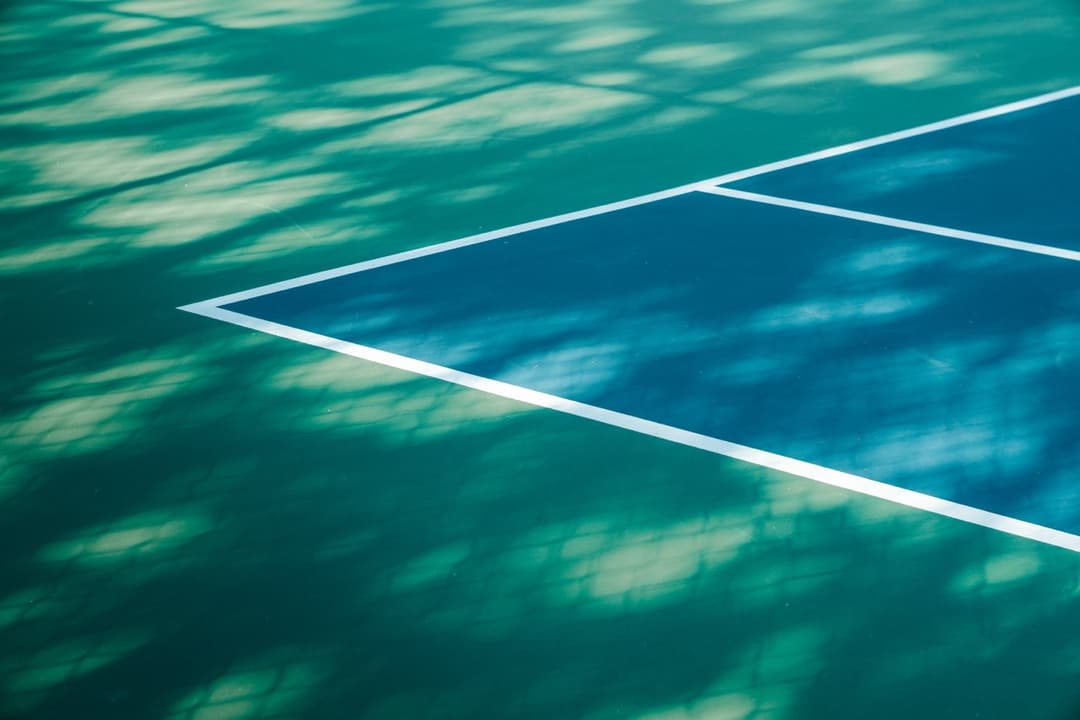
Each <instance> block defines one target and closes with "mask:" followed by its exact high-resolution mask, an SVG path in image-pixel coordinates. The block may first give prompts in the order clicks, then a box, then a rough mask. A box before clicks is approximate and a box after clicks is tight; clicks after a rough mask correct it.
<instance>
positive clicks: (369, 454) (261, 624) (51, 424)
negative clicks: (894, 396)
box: [0, 0, 1080, 720]
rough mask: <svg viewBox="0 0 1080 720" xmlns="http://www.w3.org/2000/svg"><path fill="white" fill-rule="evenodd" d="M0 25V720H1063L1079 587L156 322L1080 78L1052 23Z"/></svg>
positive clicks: (116, 9) (1069, 25) (659, 454)
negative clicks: (1, 346)
mask: <svg viewBox="0 0 1080 720" xmlns="http://www.w3.org/2000/svg"><path fill="white" fill-rule="evenodd" d="M0 13H2V14H3V28H2V35H0V62H2V63H3V65H4V67H5V68H8V69H10V71H9V72H8V73H6V74H5V79H4V80H3V81H2V82H0V91H2V95H0V133H2V134H3V136H4V138H5V140H6V142H5V143H4V144H3V149H2V150H0V158H2V163H0V167H2V169H0V183H2V186H3V188H4V192H3V196H2V198H0V215H2V217H0V227H3V228H5V230H4V231H3V233H4V234H3V242H2V244H0V274H2V275H3V282H0V300H2V301H3V306H4V307H5V308H9V309H10V310H9V311H8V312H6V313H5V315H4V335H5V337H6V338H7V339H8V347H9V348H12V350H10V351H9V352H7V353H5V354H4V355H3V357H2V358H0V368H2V371H0V390H2V391H3V398H4V399H3V401H2V402H3V404H2V406H0V411H2V414H0V500H2V502H3V505H2V506H0V540H2V541H3V545H4V548H5V552H4V553H3V555H2V556H0V578H3V579H2V580H0V678H2V680H0V713H3V714H4V715H5V716H7V717H12V718H66V717H72V716H75V715H78V716H84V717H108V718H126V717H130V718H140V719H146V718H184V719H185V720H187V719H188V718H190V719H192V720H207V719H208V718H269V717H292V718H335V717H349V718H357V717H362V718H401V717H410V718H411V717H418V718H419V717H431V718H465V717H469V718H475V717H523V718H531V717H536V718H540V717H544V718H548V717H581V718H596V719H599V718H683V717H707V718H724V717H734V718H741V717H753V718H772V717H776V718H779V717H799V718H812V717H829V718H835V717H867V716H874V717H883V718H888V717H896V718H900V717H910V716H911V715H912V714H913V713H919V714H922V715H929V716H934V717H938V716H940V717H950V718H952V717H982V718H988V717H1002V718H1006V717H1008V718H1011V717H1018V716H1024V717H1030V718H1054V719H1056V718H1062V717H1068V714H1067V713H1068V712H1069V710H1070V709H1071V708H1070V703H1072V704H1073V705H1075V700H1076V698H1075V696H1074V688H1075V687H1076V682H1075V681H1076V675H1077V672H1078V671H1080V656H1078V655H1077V653H1076V649H1075V646H1074V644H1073V643H1070V642H1068V641H1067V636H1066V635H1067V634H1066V633H1065V631H1064V630H1063V629H1066V628H1070V627H1073V626H1075V625H1076V621H1077V613H1078V609H1080V608H1078V601H1077V599H1076V596H1077V592H1078V590H1080V565H1078V561H1077V559H1076V557H1075V556H1074V555H1073V554H1070V553H1067V552H1064V551H1058V550H1055V549H1052V548H1044V547H1039V546H1032V544H1031V543H1027V542H1024V541H1021V540H1018V539H1015V538H1010V537H1006V536H1002V535H997V534H994V533H992V532H990V531H986V530H981V529H976V528H969V527H966V526H960V525H958V524H956V523H952V522H948V521H945V520H942V519H939V518H933V517H926V516H923V515H921V514H919V513H915V512H911V511H908V510H904V509H901V508H896V507H893V506H891V505H888V504H885V503H882V502H878V501H873V500H870V499H867V498H858V497H851V496H849V495H847V494H844V493H841V492H839V491H835V490H831V489H829V488H825V487H820V486H815V485H810V484H808V483H806V482H804V481H800V480H798V479H794V478H788V477H784V476H781V475H777V474H774V473H769V472H765V471H762V470H759V469H754V468H747V467H744V466H741V465H738V464H735V463H732V462H730V461H727V460H725V459H723V458H718V457H712V456H707V455H702V454H701V453H697V452H694V451H691V450H688V449H686V448H679V447H672V446H669V445H666V444H664V443H661V442H658V441H654V440H651V439H648V438H641V437H636V436H628V435H627V434H626V433H623V432H620V431H617V430H614V429H611V428H604V427H597V426H595V425H593V424H590V423H587V422H584V421H581V420H577V419H574V418H569V417H563V416H557V415H553V414H551V413H547V412H541V411H535V410H531V409H529V408H525V407H522V406H519V405H516V404H514V403H511V402H507V401H503V400H499V399H496V398H490V397H486V396H480V395H478V394H477V393H473V392H468V391H464V390H461V389H456V388H451V387H447V386H444V385H442V384H440V383H437V382H434V381H429V380H424V379H417V378H412V377H408V376H406V375H404V374H401V373H397V372H393V371H388V370H385V369H380V368H375V367H371V366H368V365H366V364H363V363H358V362H355V361H351V360H349V359H347V358H336V357H333V358H328V357H327V356H326V355H325V354H324V353H321V352H318V351H314V350H311V349H308V348H301V347H295V346H292V345H289V344H288V343H284V342H282V341H278V340H275V339H272V338H266V337H262V336H258V335H253V334H248V333H244V332H240V331H237V330H236V329H234V328H228V327H220V326H214V325H208V324H207V323H206V322H205V321H202V320H200V319H197V318H191V317H186V316H183V315H181V314H180V313H177V312H176V311H175V310H173V308H174V307H175V306H176V305H178V304H181V303H183V302H188V301H191V300H193V299H198V298H201V297H209V296H213V295H217V294H220V293H223V292H226V291H230V290H235V289H237V288H238V286H241V287H243V286H252V285H256V284H259V283H261V282H266V281H270V280H278V279H282V278H284V277H291V276H295V275H298V274H301V273H304V272H309V271H314V270H320V269H324V268H326V267H330V266H333V265H339V264H343V263H345V262H352V261H356V260H360V259H363V258H365V257H375V256H379V255H383V254H386V253H388V252H393V251H397V250H402V249H406V248H408V247H415V246H419V245H423V244H427V243H430V242H435V241H438V240H446V239H450V238H453V237H457V236H461V235H465V234H468V233H471V232H476V231H478V230H481V229H491V228H493V227H500V226H504V225H509V224H511V223H513V222H519V221H525V220H530V219H534V218H536V217H543V216H547V215H551V214H553V213H555V212H560V211H566V210H572V209H577V208H580V207H586V206H590V205H594V204H596V203H598V202H601V201H606V200H614V199H619V198H621V197H626V196H631V195H635V194H640V193H642V192H647V191H651V190H656V189H658V188H662V187H667V186H671V185H676V184H679V183H682V182H687V181H692V180H696V179H699V178H702V177H707V176H710V175H715V174H717V173H718V172H723V171H724V170H730V169H738V168H740V167H744V166H748V165H753V164H757V163H759V162H762V161H766V160H772V159H777V158H782V157H785V156H789V155H793V154H796V153H797V152H801V151H804V150H807V149H813V148H817V147H822V146H827V145H832V144H836V143H837V142H841V141H845V140H850V139H856V138H858V137H864V136H868V135H873V134H877V133H879V132H882V131H886V130H891V129H897V128H900V127H905V126H910V125H914V124H917V123H918V122H923V121H928V120H934V119H939V118H940V117H942V116H948V115H953V114H956V113H957V112H960V111H964V110H970V109H973V108H977V107H983V106H986V105H990V104H994V103H996V102H999V101H1002V100H1007V99H1012V98H1016V97H1022V96H1026V95H1032V94H1035V93H1037V92H1040V91H1043V90H1049V89H1054V88H1056V87H1061V86H1064V85H1068V84H1075V83H1076V82H1077V78H1076V76H1075V70H1074V68H1076V67H1077V64H1076V62H1075V61H1076V59H1077V56H1076V54H1077V47H1080V43H1077V42H1076V41H1077V39H1078V38H1077V34H1076V33H1077V26H1076V24H1075V17H1074V14H1073V15H1070V14H1069V12H1068V11H1067V10H1066V9H1064V6H1063V5H1062V4H1061V3H1059V2H1042V3H1036V4H1035V6H1034V7H1033V6H1032V4H1031V3H1025V4H1022V5H1021V4H1020V3H1016V2H1003V1H1000V0H996V1H995V2H993V3H991V4H990V5H989V6H988V5H987V4H986V3H974V2H960V3H950V4H949V5H948V6H947V7H940V6H939V4H937V3H929V2H906V3H895V4H892V5H891V6H890V7H883V8H875V9H872V10H868V9H867V8H866V7H865V5H864V4H858V3H854V2H851V1H841V0H833V1H825V0H774V1H770V2H750V1H749V0H742V1H738V2H729V3H706V2H679V3H676V4H674V5H672V4H671V3H660V2H655V1H649V0H636V1H634V0H627V1H625V2H614V3H609V2H599V1H597V2H587V3H581V4H576V5H569V4H563V5H555V4H548V3H521V4H515V5H514V7H512V8H508V7H505V6H501V5H497V4H494V3H484V2H424V3H410V4H408V5H404V4H394V3H382V4H377V3H371V2H349V1H346V0H317V1H313V2H309V3H304V4H301V3H284V2H272V3H265V2H263V3H253V2H236V3H230V4H227V5H223V4H219V3H208V2H196V3H190V2H189V3H177V2H171V1H169V0H136V1H134V2H131V1H129V2H101V1H93V2H89V1H88V2H65V3H59V2H49V3H41V4H37V5H32V6H31V5H16V4H9V5H5V6H4V7H3V9H0ZM1021 16H1022V17H1021ZM1021 27H1022V29H1023V32H1020V29H1021ZM1063 638H1064V639H1063Z"/></svg>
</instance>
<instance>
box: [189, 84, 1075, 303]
mask: <svg viewBox="0 0 1080 720" xmlns="http://www.w3.org/2000/svg"><path fill="white" fill-rule="evenodd" d="M1074 95H1080V85H1077V86H1075V87H1071V88H1066V89H1064V90H1057V91H1055V92H1051V93H1046V94H1044V95H1037V96H1035V97H1032V98H1027V99H1025V100H1018V101H1016V102H1011V103H1007V104H1005V105H999V106H997V107H993V108H988V109H986V110H979V111H977V112H972V113H967V114H965V115H958V116H956V117H954V118H949V119H947V120H940V121H937V122H933V123H929V124H926V125H919V126H917V127H914V128H910V129H907V130H900V131H898V132H892V133H887V134H885V135H879V136H877V137H873V138H869V139H866V140H859V141H857V142H853V143H847V144H845V145H837V146H836V147H833V148H827V149H825V150H818V151H816V152H812V153H807V154H805V155H797V156H795V157H793V158H788V159H787V160H779V161H777V162H772V163H767V164H765V165H758V166H756V167H752V168H748V169H746V170H739V171H737V172H732V173H727V174H726V175H718V176H716V177H713V178H709V179H706V180H701V181H698V182H694V183H688V184H686V185H679V186H677V187H673V188H669V189H667V190H660V191H658V192H654V193H648V194H646V195H638V196H637V197H632V198H628V199H626V200H618V201H616V202H611V203H605V204H603V205H597V206H595V207H591V208H586V209H584V210H575V211H573V212H568V213H562V214H559V215H553V216H551V217H548V218H543V219H540V220H532V221H530V222H525V223H520V224H518V225H511V226H510V227H506V228H500V229H498V230H491V231H488V232H483V233H478V234H476V235H469V236H467V237H464V238H459V239H457V240H449V241H447V242H443V243H436V244H434V245H427V246H424V247H421V248H415V249H413V250H406V251H404V252H400V253H395V254H393V255H386V256H384V257H380V258H373V259H371V260H364V261H361V262H356V263H350V264H348V265H342V266H340V267H336V268H330V269H328V270H321V271H319V272H314V273H310V274H307V275H300V276H298V277H295V278H290V279H287V280H281V281H279V282H274V283H269V284H267V285H260V286H258V287H254V288H251V289H249V290H242V291H239V292H234V293H230V294H228V295H221V296H219V297H215V298H210V299H208V300H202V301H199V302H195V303H190V304H188V305H182V306H180V307H179V308H177V309H179V310H185V311H189V312H196V313H197V312H198V311H199V308H202V307H204V306H214V305H228V304H230V303H234V302H240V301H242V300H250V299H252V298H256V297H260V296H262V295H269V294H271V293H275V292H280V291H282V290H290V289H292V288H295V287H301V286H303V285H310V284H311V283H316V282H321V281H322V280H330V279H332V278H336V277H340V276H342V275H350V274H352V273H355V272H363V271H365V270H371V269H373V268H376V267H382V266H384V265H392V264H394V263H398V262H404V261H406V260H412V259H414V258H419V257H424V256H426V255H434V254H436V253H440V252H447V251H449V250H456V249H457V248H460V247H466V246H468V245H475V244H477V243H482V242H487V241H489V240H498V239H499V238H504V237H507V236H508V235H516V234H518V233H522V232H526V231H529V230H537V229H539V228H543V227H549V226H551V225H558V224H561V223H564V222H569V221H571V220H577V219H579V218H585V217H591V216H593V215H602V214H604V213H609V212H614V211H616V210H621V209H623V208H628V207H633V206H635V205H643V204H645V203H648V202H652V201H654V200H663V199H665V198H669V197H675V196H677V195H683V194H685V193H689V192H693V191H695V190H700V191H705V192H710V191H712V190H714V189H716V187H717V186H718V185H723V184H726V183H732V182H735V181H737V180H743V179H745V178H749V177H754V176H757V175H763V174H766V173H770V172H775V171H777V170H784V169H786V168H790V167H795V166H796V165H804V164H806V163H810V162H814V161H816V160H824V159H826V158H831V157H836V156H838V155H846V154H848V153H853V152H856V151H858V150H865V149H867V148H871V147H875V146H877V145H885V144H887V143H891V142H897V141H899V140H906V139H907V138H911V137H917V136H919V135H926V134H928V133H932V132H937V131H939V130H946V129H948V128H951V127H957V126H959V125H966V124H969V123H973V122H977V121H979V120H986V119H989V118H992V117H998V116H1000V115H1008V114H1010V113H1015V112H1019V111H1021V110H1027V109H1030V108H1033V107H1038V106H1039V105H1045V104H1048V103H1052V102H1055V101H1057V100H1064V99H1066V98H1070V97H1073V96H1074ZM792 202H795V201H792ZM821 207H825V206H821ZM956 232H964V231H959V230H958V231H956ZM972 234H973V235H974V234H977V233H972ZM986 237H991V236H986ZM1010 242H1017V241H1010ZM1040 247H1045V246H1040ZM1066 252H1067V251H1066Z"/></svg>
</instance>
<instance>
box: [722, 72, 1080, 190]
mask: <svg viewBox="0 0 1080 720" xmlns="http://www.w3.org/2000/svg"><path fill="white" fill-rule="evenodd" d="M1075 95H1080V85H1076V86H1074V87H1071V88H1065V89H1064V90H1055V91H1054V92H1049V93H1046V94H1044V95H1036V96H1035V97H1030V98H1027V99H1025V100H1017V101H1016V102H1011V103H1006V104H1005V105H998V106H996V107H992V108H987V109H986V110H978V111H976V112H972V113H966V114H964V115H957V116H956V117H953V118H949V119H947V120H939V121H937V122H932V123H928V124H926V125H918V126H916V127H913V128H909V129H907V130H899V131H897V132H892V133H887V134H885V135H878V136H877V137H872V138H868V139H866V140H857V141H855V142H852V143H847V144H845V145H837V146H836V147H832V148H827V149H825V150H818V151H816V152H812V153H807V154H806V155H796V156H795V157H793V158H788V159H786V160H778V161H776V162H771V163H766V164H764V165H758V166H757V167H752V168H747V169H746V170H738V171H736V172H732V173H727V174H726V175H720V176H718V177H715V178H712V180H709V181H706V182H708V183H709V184H711V185H726V184H728V183H733V182H736V181H738V180H745V179H746V178H751V177H756V176H758V175H764V174H766V173H771V172H776V171H777V170H786V169H787V168H791V167H795V166H797V165H805V164H807V163H812V162H815V161H817V160H825V159H828V158H832V157H837V156H838V155H847V154H849V153H853V152H857V151H859V150H867V149H869V148H872V147H877V146H878V145H887V144H889V143H894V142H898V141H900V140H907V139H908V138H913V137H918V136H919V135H927V134H929V133H934V132H938V131H939V130H948V129H949V128H953V127H958V126H960V125H968V124H970V123H974V122H978V121H979V120H989V119H990V118H993V117H999V116H1001V115H1009V114H1011V113H1015V112H1020V111H1021V110H1029V109H1031V108H1034V107H1038V106H1039V105H1046V104H1048V103H1052V102H1057V101H1058V100H1065V99H1068V98H1071V97H1073V96H1075Z"/></svg>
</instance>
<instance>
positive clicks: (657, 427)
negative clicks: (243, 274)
mask: <svg viewBox="0 0 1080 720" xmlns="http://www.w3.org/2000/svg"><path fill="white" fill-rule="evenodd" d="M185 309H186V310H188V311H189V312H194V313H197V314H200V315H204V316H206V317H210V318H215V319H217V320H222V321H224V322H228V323H232V324H234V325H239V326H241V327H245V328H250V329H252V330H258V331H260V332H264V333H268V334H270V335H277V336H279V337H283V338H287V339H289V340H295V341H297V342H301V343H305V344H307V345H314V346H316V347H320V348H325V349H327V350H332V351H334V352H338V353H342V354H344V355H350V356H352V357H356V358H361V359H364V360H369V361H371V362H376V363H379V364H382V365H387V366H389V367H393V368H398V369H400V370H405V371H408V372H412V373H416V374H418V375H425V376H428V377H432V378H437V379H439V380H444V381H447V382H451V383H455V384H457V385H462V386H464V387H468V388H472V389H474V390H480V391H482V392H486V393H490V394H492V395H498V396H500V397H505V398H509V399H511V400H517V401H519V402H523V403H527V404H529V405H534V406H536V407H541V408H548V409H551V410H556V411H559V412H563V413H567V414H569V415H575V416H577V417H581V418H586V419H588V420H594V421H597V422H601V423H604V424H606V425H613V426H615V427H619V428H623V429H625V430H631V431H633V432H639V433H642V434H644V435H650V436H652V437H656V438H660V439H663V440H668V441H670V442H675V443H679V444H680V445H687V446H690V447H694V448H698V449H701V450H706V451H708V452H712V453H716V454H717V455H724V456H726V457H730V458H734V459H736V460H742V461H745V462H749V463H753V464H754V465H760V466H762V467H767V468H771V469H773V470H778V471H780V472H784V473H788V474H791V475H796V476H799V477H803V478H807V479H809V480H815V481H817V482H820V483H824V484H826V485H832V486H834V487H838V488H843V489H845V490H852V491H854V492H858V493H861V494H863V495H870V496H872V497H876V498H881V499H884V500H890V501H892V502H895V503H898V504H900V505H906V506H908V507H912V508H917V509H919V510H925V511H928V512H932V513H935V514H937V515H943V516H945V517H949V518H953V519H956V520H962V521H964V522H967V523H971V524H974V525H979V526H982V527H986V528H991V529H994V530H999V531H1001V532H1006V533H1009V534H1011V535H1016V536H1018V537H1022V538H1027V539H1030V540H1036V541H1038V542H1042V543H1046V544H1048V545H1055V546H1057V547H1061V548H1066V549H1068V550H1072V551H1074V552H1080V536H1076V535H1071V534H1069V533H1065V532H1062V531H1060V530H1054V529H1052V528H1047V527H1043V526H1041V525H1036V524H1034V523H1029V522H1025V521H1023V520H1017V519H1015V518H1010V517H1006V516H1004V515H998V514H996V513H992V512H987V511H985V510H980V509H978V508H973V507H969V506H967V505H961V504H959V503H955V502H951V501H949V500H942V499H940V498H936V497H933V496H931V495H925V494H923V493H918V492H914V491H912V490H905V489H904V488H899V487H896V486H894V485H888V484H886V483H882V482H877V481H876V480H870V479H869V478H864V477H860V476H858V475H852V474H850V473H845V472H840V471H838V470H832V469H829V468H826V467H822V466H820V465H814V464H812V463H808V462H804V461H802V460H796V459H794V458H790V457H785V456H783V455H777V454H775V453H771V452H767V451H764V450H758V449H756V448H752V447H747V446H745V445H739V444H737V443H732V442H728V441H726V440H720V439H717V438H713V437H709V436H707V435H701V434H699V433H694V432H689V431H687V430H681V429H679V428H676V427H672V426H670V425H664V424H661V423H657V422H653V421H651V420H645V419H642V418H639V417H634V416H632V415H625V414H623V413H619V412H615V411H612V410H605V409H604V408H600V407H595V406H593V405H586V404H585V403H580V402H576V401H574V400H568V399H566V398H561V397H557V396H555V395H548V394H547V393H542V392H538V391H536V390H530V389H528V388H523V387H519V386H517V385H511V384H509V383H504V382H500V381H498V380H492V379H490V378H484V377H479V376H477V375H471V374H469V373H464V372H460V371H458V370H453V369H450V368H446V367H442V366H439V365H433V364H431V363H427V362H423V361H421V360H415V359H413V358H408V357H404V356H401V355H395V354H393V353H388V352H384V351H382V350H376V349H375V348H370V347H366V346H363V345H356V344H354V343H350V342H345V341H343V340H337V339H335V338H332V337H327V336H325V335H319V334H316V333H312V332H308V331H306V330H299V329H297V328H293V327H288V326H286V325H280V324H278V323H273V322H269V321H267V320H261V319H259V318H255V317H250V316H248V315H243V314H241V313H237V312H233V311H231V310H225V309H223V308H220V307H214V306H210V305H206V304H196V305H191V306H187V307H186V308H185Z"/></svg>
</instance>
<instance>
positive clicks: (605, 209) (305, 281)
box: [180, 183, 708, 312]
mask: <svg viewBox="0 0 1080 720" xmlns="http://www.w3.org/2000/svg"><path fill="white" fill-rule="evenodd" d="M703 187H708V185H707V184H703V183H693V184H691V185H682V186H680V187H677V188H671V189H670V190H662V191H660V192H655V193H649V194H648V195H641V196H639V197H636V198H630V199H629V200H620V201H619V202H613V203H608V204H607V205H598V206H597V207H593V208H588V209H587V210H577V211H575V212H569V213H564V214H562V215H556V216H554V217H549V218H545V219H543V220H534V221H532V222H527V223H522V224H520V225H513V226H511V227H507V228H502V229H500V230H491V231H489V232H485V233H480V234H479V235H470V236H469V237H465V238H460V239H458V240H450V241H448V242H443V243H438V244H437V245H427V246H425V247H421V248H416V249H415V250H406V251H405V252H400V253H396V254H394V255H386V256H383V257H380V258H375V259H374V260H365V261H363V262H358V263H353V264H351V265H343V266H341V267H336V268H331V269H329V270H323V271H321V272H317V273H311V274H310V275H301V276H300V277H295V278H291V279H289V280H282V281H281V282H276V283H271V284H269V285H261V286H259V287H256V288H252V289H250V290H243V291H241V292H235V293H231V294H229V295H222V296H221V297H216V298H212V299H210V300H203V301H201V302H197V303H192V304H191V305H185V306H183V307H181V308H180V309H181V310H191V311H193V312H198V310H197V308H198V307H204V306H210V307H212V306H217V305H229V304H231V303H236V302H240V301H242V300H250V299H252V298H256V297H260V296H262V295H270V294H272V293H276V292H281V291H282V290H291V289H292V288H296V287H300V286H302V285H310V284H312V283H317V282H322V281H324V280H330V279H333V278H336V277H341V276H343V275H351V274H353V273H358V272H363V271H365V270H373V269H375V268H378V267H383V266H386V265H394V264H395V263H400V262H405V261H406V260H415V259H416V258H421V257H424V256H426V255H436V254H438V253H444V252H446V251H448V250H456V249H458V248H463V247H467V246H469V245H476V244H478V243H483V242H488V241H489V240H497V239H499V238H503V237H507V236H509V235H517V234H518V233H523V232H527V231H529V230H538V229H540V228H545V227H550V226H552V225H559V224H561V223H565V222H569V221H571V220H580V219H581V218H587V217H592V216H594V215H603V214H605V213H610V212H614V211H616V210H622V209H624V208H628V207H633V206H635V205H644V204H646V203H650V202H654V201H656V200H663V199H664V198H669V197H675V196H678V195H685V194H687V193H689V192H692V191H694V190H698V189H701V188H703Z"/></svg>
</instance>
